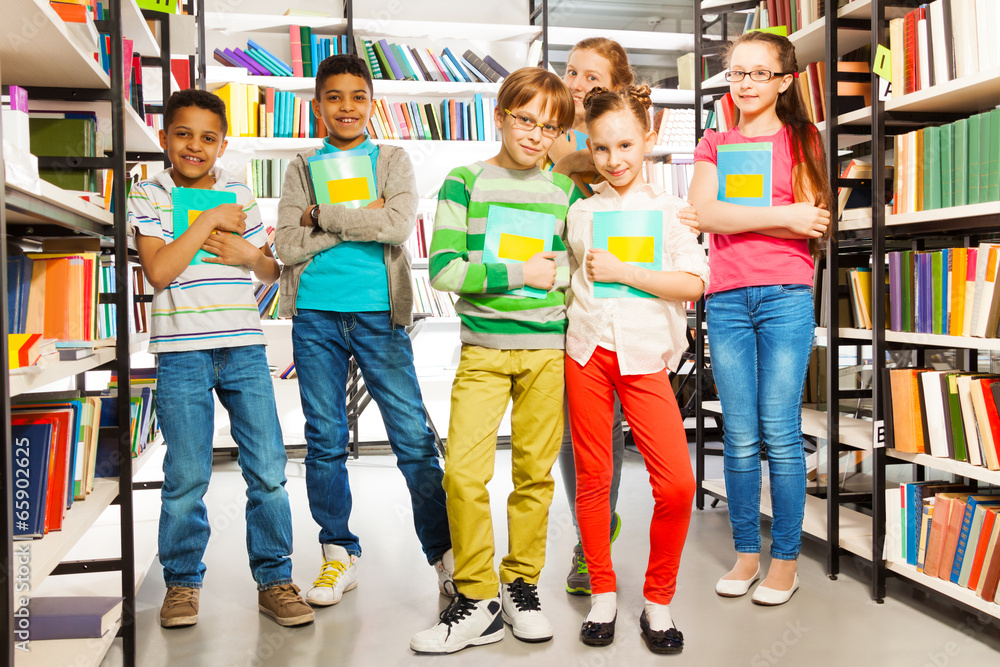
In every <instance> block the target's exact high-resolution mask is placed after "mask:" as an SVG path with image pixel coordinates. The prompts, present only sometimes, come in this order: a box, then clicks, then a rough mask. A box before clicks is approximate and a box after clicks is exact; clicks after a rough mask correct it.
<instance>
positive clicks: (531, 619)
mask: <svg viewBox="0 0 1000 667" xmlns="http://www.w3.org/2000/svg"><path fill="white" fill-rule="evenodd" d="M500 597H501V598H503V612H502V615H503V620H504V622H506V623H509V624H510V629H511V631H512V632H513V633H514V636H515V637H517V638H518V639H520V640H521V641H523V642H547V641H548V640H550V639H552V633H553V629H552V624H551V623H549V619H547V618H545V615H544V614H542V605H541V604H540V603H539V602H538V586H536V585H535V584H529V583H528V582H526V581H525V580H524V578H523V577H518V578H517V579H515V580H514V581H513V583H510V584H503V585H501V586H500Z"/></svg>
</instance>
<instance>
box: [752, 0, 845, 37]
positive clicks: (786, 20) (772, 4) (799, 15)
mask: <svg viewBox="0 0 1000 667" xmlns="http://www.w3.org/2000/svg"><path fill="white" fill-rule="evenodd" d="M845 4H847V0H840V1H839V3H838V6H841V5H845ZM825 10H826V0H761V2H760V4H759V5H757V6H756V7H754V8H753V11H751V12H748V13H747V17H746V23H745V24H744V26H743V32H748V31H750V30H761V29H768V28H774V27H776V26H784V27H785V29H786V30H785V33H784V34H787V35H791V34H792V33H793V32H796V31H797V30H801V29H802V28H804V27H806V26H807V25H809V24H810V23H812V22H813V21H815V20H816V19H819V18H822V17H823V15H824V14H825Z"/></svg>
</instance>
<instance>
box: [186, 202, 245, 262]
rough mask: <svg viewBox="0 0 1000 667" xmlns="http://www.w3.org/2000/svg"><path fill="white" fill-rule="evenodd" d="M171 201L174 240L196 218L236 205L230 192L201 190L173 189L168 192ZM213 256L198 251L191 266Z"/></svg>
mask: <svg viewBox="0 0 1000 667" xmlns="http://www.w3.org/2000/svg"><path fill="white" fill-rule="evenodd" d="M170 196H171V199H172V200H173V207H174V210H173V224H174V229H173V233H174V239H175V240H176V239H179V238H180V236H181V234H183V233H184V232H186V231H187V230H188V228H189V227H190V226H191V223H193V222H194V221H195V220H197V219H198V216H199V215H201V214H202V213H204V212H205V211H210V210H211V209H213V208H215V207H217V206H221V205H222V204H237V203H239V202H238V201H237V200H236V193H235V192H234V191H232V190H202V189H201V188H174V189H173V190H171V192H170ZM214 256H215V255H213V254H211V253H209V252H205V251H204V250H201V249H200V248H199V249H198V252H196V253H195V254H194V258H193V259H192V260H191V264H204V263H205V259H206V258H207V257H214Z"/></svg>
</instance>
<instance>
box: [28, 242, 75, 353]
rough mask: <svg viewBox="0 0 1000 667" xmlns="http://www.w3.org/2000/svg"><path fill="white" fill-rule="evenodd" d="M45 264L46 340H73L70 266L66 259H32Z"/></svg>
mask: <svg viewBox="0 0 1000 667" xmlns="http://www.w3.org/2000/svg"><path fill="white" fill-rule="evenodd" d="M34 261H36V262H45V264H46V265H47V268H46V269H45V287H46V289H45V324H44V328H43V329H42V334H43V335H44V336H45V337H46V338H55V339H58V340H75V339H74V338H73V337H72V336H71V335H70V334H69V331H70V326H69V318H68V314H69V298H70V290H69V284H70V282H69V281H70V265H69V260H68V259H34Z"/></svg>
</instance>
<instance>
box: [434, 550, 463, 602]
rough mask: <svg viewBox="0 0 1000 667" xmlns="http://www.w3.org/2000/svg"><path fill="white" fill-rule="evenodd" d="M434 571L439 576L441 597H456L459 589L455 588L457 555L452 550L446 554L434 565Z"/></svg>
mask: <svg viewBox="0 0 1000 667" xmlns="http://www.w3.org/2000/svg"><path fill="white" fill-rule="evenodd" d="M434 571H435V572H437V576H438V590H439V591H441V595H444V596H446V597H449V598H453V597H455V594H456V593H458V589H457V588H456V587H455V577H454V575H455V554H454V552H452V550H451V549H448V550H447V551H445V552H444V555H443V556H441V558H440V559H439V560H437V561H435V563H434Z"/></svg>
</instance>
